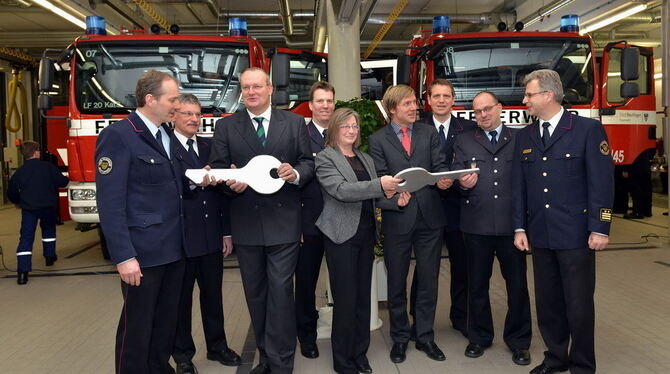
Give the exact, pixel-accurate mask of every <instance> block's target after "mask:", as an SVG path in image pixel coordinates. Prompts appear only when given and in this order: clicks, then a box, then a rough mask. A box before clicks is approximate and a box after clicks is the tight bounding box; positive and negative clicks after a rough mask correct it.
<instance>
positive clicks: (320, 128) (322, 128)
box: [312, 119, 328, 138]
mask: <svg viewBox="0 0 670 374" xmlns="http://www.w3.org/2000/svg"><path fill="white" fill-rule="evenodd" d="M312 123H313V124H314V126H316V129H317V130H319V134H321V137H322V138H323V132H324V131H326V130H328V128H327V127H323V126H321V125H320V124H318V123H317V122H316V121H315V120H314V119H312Z"/></svg>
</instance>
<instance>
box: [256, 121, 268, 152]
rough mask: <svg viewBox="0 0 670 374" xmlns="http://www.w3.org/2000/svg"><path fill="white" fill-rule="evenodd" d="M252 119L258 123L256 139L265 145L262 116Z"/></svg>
mask: <svg viewBox="0 0 670 374" xmlns="http://www.w3.org/2000/svg"><path fill="white" fill-rule="evenodd" d="M254 121H256V123H258V128H257V129H256V135H257V136H258V141H260V142H261V145H262V146H263V147H265V129H264V128H263V117H254Z"/></svg>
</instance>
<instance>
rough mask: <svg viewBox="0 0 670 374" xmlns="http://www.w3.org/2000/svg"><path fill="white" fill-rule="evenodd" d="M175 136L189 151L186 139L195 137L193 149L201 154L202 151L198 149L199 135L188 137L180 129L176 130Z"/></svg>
mask: <svg viewBox="0 0 670 374" xmlns="http://www.w3.org/2000/svg"><path fill="white" fill-rule="evenodd" d="M174 136H175V137H176V138H177V140H179V143H181V145H183V146H184V149H186V150H187V151H188V143H186V141H188V140H189V139H193V150H194V151H195V154H196V155H198V156H200V152H199V151H198V138H197V135H195V134H194V135H193V136H192V137H190V138H187V137H186V136H184V135H182V134H180V133H179V131H175V132H174Z"/></svg>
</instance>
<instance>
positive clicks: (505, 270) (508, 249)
mask: <svg viewBox="0 0 670 374" xmlns="http://www.w3.org/2000/svg"><path fill="white" fill-rule="evenodd" d="M463 235H464V238H465V245H466V247H467V249H468V259H467V263H468V276H469V281H468V287H469V290H468V294H469V295H470V299H469V308H470V315H469V318H468V339H469V340H470V342H471V343H475V344H481V345H483V346H488V345H491V343H492V342H493V336H494V332H493V317H492V315H491V300H490V299H489V281H490V279H491V275H492V273H493V259H494V258H496V257H497V258H498V262H499V263H500V272H501V273H502V276H503V278H504V279H505V286H506V288H507V316H506V317H505V330H504V332H503V340H504V341H505V343H506V344H507V346H508V347H509V348H510V349H511V350H512V351H514V350H517V349H528V348H529V347H530V339H531V335H532V328H531V320H530V299H529V297H528V282H527V279H526V253H525V252H521V251H519V250H518V249H516V247H515V246H514V237H513V236H512V235H501V236H494V235H476V234H469V233H464V234H463Z"/></svg>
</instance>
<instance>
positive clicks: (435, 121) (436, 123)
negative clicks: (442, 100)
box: [433, 115, 451, 139]
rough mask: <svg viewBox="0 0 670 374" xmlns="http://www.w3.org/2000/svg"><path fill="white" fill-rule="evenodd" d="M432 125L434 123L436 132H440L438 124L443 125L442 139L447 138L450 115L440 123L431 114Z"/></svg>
mask: <svg viewBox="0 0 670 374" xmlns="http://www.w3.org/2000/svg"><path fill="white" fill-rule="evenodd" d="M433 125H435V129H437V133H438V134H439V133H440V126H444V139H447V136H448V135H449V126H450V125H451V115H449V117H447V120H446V121H444V123H440V121H438V119H437V118H435V116H433Z"/></svg>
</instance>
